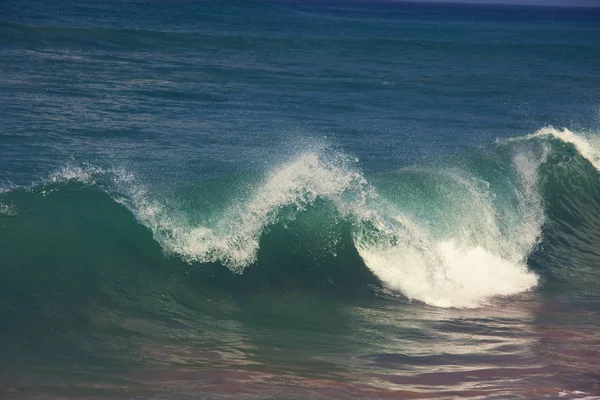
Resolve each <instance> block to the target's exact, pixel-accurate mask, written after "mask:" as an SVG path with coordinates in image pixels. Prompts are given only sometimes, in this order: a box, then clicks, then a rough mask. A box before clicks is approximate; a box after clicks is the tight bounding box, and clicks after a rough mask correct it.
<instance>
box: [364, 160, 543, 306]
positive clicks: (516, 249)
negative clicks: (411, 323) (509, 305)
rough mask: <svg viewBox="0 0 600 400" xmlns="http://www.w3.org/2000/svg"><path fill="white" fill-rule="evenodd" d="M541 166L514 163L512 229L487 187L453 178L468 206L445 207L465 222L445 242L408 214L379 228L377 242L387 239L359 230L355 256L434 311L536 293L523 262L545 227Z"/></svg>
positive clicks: (531, 275) (534, 278) (390, 285)
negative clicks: (539, 187)
mask: <svg viewBox="0 0 600 400" xmlns="http://www.w3.org/2000/svg"><path fill="white" fill-rule="evenodd" d="M544 160H545V153H544V154H542V156H541V157H535V156H533V155H531V154H527V155H526V154H517V156H516V157H515V162H514V164H515V168H516V169H517V172H518V173H519V177H520V183H519V188H518V190H517V194H518V196H517V200H518V208H519V210H507V211H511V212H512V211H516V213H517V214H519V215H520V219H519V220H518V221H517V222H516V223H513V224H512V225H511V224H508V223H507V221H505V220H504V219H505V218H507V217H506V216H505V215H504V214H503V211H502V210H498V209H496V208H495V207H494V206H493V202H492V196H491V195H490V194H489V193H487V190H485V189H482V188H481V186H484V187H485V186H486V185H477V184H476V183H474V182H472V181H470V180H469V179H466V178H465V177H462V176H460V175H457V176H455V181H456V182H458V183H460V185H462V186H463V189H462V190H461V193H460V194H461V196H464V195H465V194H466V195H467V196H468V197H469V198H470V200H469V201H468V203H467V204H466V207H465V206H464V205H463V207H462V208H459V207H452V206H451V207H450V208H449V210H448V212H452V213H462V214H461V215H460V217H461V218H459V219H460V220H462V223H461V224H459V226H456V227H455V229H453V230H451V231H449V232H447V235H446V237H442V238H439V237H433V235H432V234H431V233H429V232H427V231H426V230H425V229H423V228H422V227H418V226H416V225H415V224H414V223H412V222H411V220H410V219H409V218H408V217H407V216H405V215H397V216H396V217H395V220H396V222H397V223H396V224H389V223H388V224H385V225H383V224H378V225H377V228H378V229H380V230H381V231H383V232H384V234H383V235H382V236H383V237H384V238H391V239H385V240H373V238H372V234H370V233H369V232H364V231H359V232H358V233H357V234H356V235H355V243H356V247H357V249H358V251H359V254H360V255H361V257H362V258H363V260H364V261H365V264H366V265H367V267H368V268H369V269H370V270H371V271H372V272H373V273H374V274H375V275H377V276H378V277H379V278H380V279H381V281H382V283H383V284H384V285H385V286H386V287H388V288H389V289H392V290H397V291H399V292H401V293H403V294H404V295H405V296H407V297H408V298H410V299H414V300H419V301H422V302H425V303H427V304H430V305H434V306H438V307H465V308H468V307H478V306H480V305H482V304H484V303H486V302H487V301H488V300H490V299H491V298H492V297H494V296H507V295H514V294H517V293H520V292H523V291H526V290H529V289H531V288H533V287H534V286H535V285H536V284H537V279H538V278H537V276H536V275H535V274H534V273H532V272H530V271H528V270H527V265H526V261H527V256H528V254H529V252H530V251H531V250H532V248H533V246H535V244H536V243H537V241H538V238H539V235H540V231H541V226H542V223H543V221H544V214H543V208H542V204H541V201H540V198H539V195H538V192H537V168H538V166H539V165H540V164H541V163H542V162H543V161H544ZM442 173H444V172H442ZM444 174H447V172H446V173H444ZM460 199H461V200H462V199H463V197H460ZM452 217H456V215H452ZM501 225H502V226H504V229H501V228H500V226H501ZM506 225H508V228H507V227H506ZM398 227H399V228H398ZM509 228H512V229H509Z"/></svg>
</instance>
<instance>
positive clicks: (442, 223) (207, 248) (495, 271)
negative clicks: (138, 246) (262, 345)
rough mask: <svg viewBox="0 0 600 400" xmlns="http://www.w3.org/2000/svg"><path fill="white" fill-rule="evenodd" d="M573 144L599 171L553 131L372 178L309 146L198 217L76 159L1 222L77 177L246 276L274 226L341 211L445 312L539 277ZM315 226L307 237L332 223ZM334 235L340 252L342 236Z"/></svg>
mask: <svg viewBox="0 0 600 400" xmlns="http://www.w3.org/2000/svg"><path fill="white" fill-rule="evenodd" d="M556 141H558V144H559V145H558V146H557V142H556ZM564 146H572V150H574V154H575V157H579V156H580V157H581V158H582V159H583V160H585V162H589V163H590V164H591V166H592V167H594V168H595V169H594V173H596V172H597V171H596V169H597V163H598V160H599V158H598V154H599V153H598V147H596V146H595V144H594V142H593V140H592V139H590V138H586V137H584V136H582V135H579V134H576V133H573V132H570V131H567V130H563V131H559V130H555V129H553V128H544V129H542V130H540V131H539V132H537V133H535V134H532V135H528V136H524V137H521V138H516V139H511V140H509V141H506V142H504V143H499V144H497V145H495V146H494V147H493V149H492V150H491V153H487V154H484V155H480V156H481V157H483V160H484V162H483V163H479V164H477V163H475V162H473V163H471V165H470V166H469V162H463V163H461V165H462V167H461V168H460V169H457V168H439V167H438V168H420V169H415V168H412V169H404V170H400V171H396V172H393V173H385V174H379V175H377V176H373V177H372V178H370V179H369V180H367V178H366V177H365V175H364V174H363V173H362V172H361V171H360V169H359V168H358V167H357V165H356V160H353V159H351V158H350V157H347V156H345V155H343V154H339V153H335V152H332V151H325V150H317V151H309V152H306V153H303V154H300V155H298V156H297V157H295V158H294V159H292V160H290V161H288V162H287V163H284V164H282V165H280V166H279V167H277V168H274V169H273V170H272V171H271V172H270V173H269V174H268V175H267V176H266V177H265V178H264V179H263V180H262V181H260V183H258V184H256V185H254V187H253V189H252V190H250V191H249V193H250V194H249V195H247V196H241V197H239V198H238V197H235V198H233V199H230V201H229V205H228V206H226V207H225V208H224V209H222V210H221V211H220V212H219V213H217V214H216V215H212V216H211V218H198V214H203V213H204V212H206V211H205V210H203V209H201V208H200V209H198V208H186V207H183V206H182V205H181V204H182V203H183V202H181V201H177V199H174V198H173V197H171V198H170V200H168V198H169V197H160V196H157V195H156V193H155V192H153V191H151V190H150V189H149V188H147V187H146V186H144V185H143V184H141V183H140V182H139V180H138V179H137V178H136V176H135V175H134V174H132V173H130V172H128V171H126V170H124V169H102V168H98V167H94V166H67V167H65V168H63V169H61V170H59V171H57V172H56V173H54V174H53V175H52V176H51V177H50V180H49V182H46V183H44V184H42V185H38V186H35V187H33V188H30V189H27V190H24V189H12V190H9V191H7V192H5V193H0V218H9V217H10V218H19V217H20V216H21V212H20V209H21V207H20V205H21V203H20V202H23V201H25V200H23V199H24V198H26V196H36V198H40V197H41V198H44V197H45V196H46V195H50V194H54V193H55V192H58V193H60V192H61V190H64V189H63V188H64V185H70V184H72V183H77V184H80V185H82V186H83V187H94V188H97V189H100V190H101V191H103V192H105V193H107V194H108V195H109V196H110V197H111V198H112V199H113V200H114V201H116V202H117V203H119V204H121V205H123V206H125V207H126V208H127V209H128V210H130V211H131V212H132V213H133V214H134V216H135V217H136V219H137V221H138V222H139V223H141V224H142V225H144V226H145V227H146V228H148V229H149V231H150V232H151V233H152V235H153V237H154V239H155V240H156V241H157V242H158V243H159V244H160V246H161V247H162V249H163V251H164V252H166V253H168V254H173V255H176V256H178V257H180V258H181V259H183V260H184V261H186V262H188V263H192V264H195V263H218V264H222V265H223V266H225V267H227V268H229V269H230V270H231V271H233V272H235V273H238V274H242V273H243V272H244V270H245V269H246V268H247V267H248V266H250V265H256V266H257V268H260V267H261V262H262V260H261V258H260V251H259V250H260V249H261V246H262V245H263V244H264V243H263V241H264V240H265V237H266V235H267V232H268V231H269V230H271V229H274V228H275V227H281V229H284V228H285V227H286V226H288V225H289V226H293V225H294V224H295V223H296V220H297V219H298V217H299V216H302V215H304V214H306V213H307V212H310V211H311V210H313V209H315V208H316V209H319V208H322V207H326V208H327V209H328V210H331V211H328V214H327V215H326V216H325V217H323V214H322V213H321V214H320V216H319V218H325V221H319V223H321V224H322V223H324V224H333V225H335V224H338V223H340V222H342V223H343V224H342V225H343V226H345V227H347V229H349V230H350V232H348V235H349V238H351V241H352V246H353V247H354V249H355V251H356V252H357V254H358V256H360V259H361V260H362V263H364V266H366V267H367V268H368V270H369V271H371V272H372V273H373V275H374V276H375V277H376V278H377V279H378V280H379V281H380V282H381V284H382V286H383V287H384V288H385V289H386V290H387V291H388V292H390V293H397V294H402V295H403V296H406V297H407V298H409V299H412V300H416V301H421V302H424V303H427V304H430V305H433V306H438V307H477V306H479V305H481V304H484V303H485V302H487V301H489V300H490V299H492V298H494V297H495V296H509V295H514V294H517V293H520V292H523V291H527V290H530V289H532V288H534V287H535V286H536V285H537V284H538V283H539V273H540V271H539V270H536V271H537V272H538V273H536V272H534V271H532V270H531V269H530V267H529V263H530V257H531V255H532V253H533V252H534V250H536V249H537V248H538V244H539V243H540V242H541V241H543V237H544V235H549V236H550V237H553V235H554V236H556V235H560V231H556V229H560V215H558V214H557V213H556V212H555V210H554V209H555V208H556V207H554V208H552V207H551V208H550V210H551V213H550V214H548V212H547V211H548V210H547V207H548V204H550V205H552V204H554V203H556V201H554V200H553V199H554V198H555V197H557V196H563V197H569V196H571V197H572V193H562V194H561V193H558V194H556V193H548V195H549V196H550V198H549V199H548V195H546V197H545V195H544V188H543V187H544V186H545V185H548V184H549V182H551V181H552V179H554V180H557V179H563V175H561V173H562V172H561V171H562V170H561V169H560V167H559V164H557V162H562V163H564V162H565V156H566V154H567V153H564V151H565V150H564ZM569 151H571V150H569ZM555 154H559V155H560V157H558V158H559V159H560V160H559V161H557V158H556V156H555ZM467 156H468V157H470V156H471V155H467ZM577 162H579V161H577ZM481 165H485V167H484V168H483V167H481ZM557 168H558V169H557ZM593 179H596V177H595V176H594V177H593ZM590 184H591V185H593V184H594V183H593V182H592V183H590ZM564 189H565V190H575V189H570V188H568V187H567V186H565V188H564ZM17 194H18V195H17ZM552 196H554V197H552ZM36 201H37V200H36ZM572 202H573V200H571V203H572ZM559 203H560V202H559ZM559 205H560V204H559ZM28 208H31V207H30V206H28V207H23V210H25V211H24V213H26V212H27V211H26V210H27V209H28ZM60 212H67V211H66V210H60ZM557 215H558V216H557ZM549 219H550V220H551V221H550V222H551V223H550V224H549V225H548V224H547V222H548V220H549ZM555 220H559V221H558V222H557V221H555ZM200 221H202V222H200ZM0 222H1V219H0ZM311 224H312V225H310V224H309V225H308V226H303V227H302V229H301V235H303V236H304V237H310V236H311V235H314V234H315V232H312V231H311V229H321V228H319V224H317V223H314V222H313V223H311ZM546 226H552V227H555V228H553V229H555V230H554V231H552V230H548V229H547V228H545V227H546ZM557 226H558V228H556V227H557ZM277 229H280V228H277ZM344 229H346V228H344ZM546 230H547V231H548V232H546V233H545V231H546ZM557 232H558V233H557ZM336 235H338V236H339V235H340V233H339V232H338V233H336ZM291 240H294V239H291ZM297 240H299V241H302V240H303V239H302V237H299V238H298V239H297ZM327 240H330V241H331V242H332V244H331V246H329V248H330V251H331V252H333V253H335V252H337V251H338V250H339V249H337V248H336V246H339V243H338V241H339V240H340V238H339V237H329V238H328V239H327ZM553 257H554V256H553ZM341 267H342V268H348V266H343V265H342V266H341ZM555 268H558V267H555ZM542 273H543V271H542Z"/></svg>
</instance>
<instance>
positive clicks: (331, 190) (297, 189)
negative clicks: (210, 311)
mask: <svg viewBox="0 0 600 400" xmlns="http://www.w3.org/2000/svg"><path fill="white" fill-rule="evenodd" d="M334 158H336V159H335V160H331V159H330V160H329V161H328V162H326V161H324V159H323V157H322V156H321V155H320V154H319V153H318V152H309V153H305V154H302V155H300V156H298V157H297V158H295V159H294V160H292V161H291V162H289V163H286V164H284V165H282V166H280V167H278V168H276V169H275V170H273V171H272V172H271V173H270V174H269V175H268V177H267V179H266V180H265V181H264V183H263V184H261V185H259V186H258V187H257V188H256V189H255V190H254V195H253V196H251V197H250V198H249V199H248V200H246V201H242V202H240V203H237V204H234V205H232V206H231V207H230V208H229V210H227V211H226V212H225V214H224V217H223V218H222V219H221V220H220V221H219V222H218V223H217V224H216V225H215V226H195V225H193V224H191V223H190V222H189V221H188V220H187V219H186V218H185V216H177V215H176V213H174V212H173V211H167V210H168V209H169V207H166V206H165V205H161V204H159V203H156V202H153V201H150V200H149V199H148V196H146V193H145V191H144V190H143V188H140V187H136V188H134V190H130V191H129V192H130V193H128V194H129V196H130V197H131V199H132V201H133V204H134V212H135V213H136V215H137V216H138V219H139V220H140V222H142V223H143V224H144V225H146V226H148V227H150V228H151V229H152V231H153V232H154V235H155V238H156V239H157V240H158V241H159V242H160V243H161V245H162V246H163V248H165V249H166V250H167V251H169V252H172V253H176V254H179V255H180V256H181V257H182V258H183V259H184V260H186V261H190V262H221V263H223V264H225V265H226V266H227V267H229V268H230V269H231V270H233V271H235V272H239V273H241V272H242V271H243V269H244V268H245V267H246V266H248V265H250V264H252V263H254V262H255V261H256V257H257V252H258V249H259V242H260V238H261V235H262V233H263V232H264V230H265V229H266V228H267V227H268V226H270V225H273V224H275V223H277V222H279V220H280V218H281V216H280V211H281V210H282V209H283V208H284V207H286V208H289V207H291V208H292V209H293V211H294V212H293V215H295V214H296V213H297V212H300V211H302V210H304V209H305V208H306V207H307V206H309V205H311V204H313V203H314V201H315V200H316V199H317V198H322V199H327V200H329V201H332V202H333V203H334V204H335V205H336V207H337V209H338V210H339V211H340V212H342V214H344V215H352V216H353V217H356V218H359V219H368V218H370V216H371V214H372V211H371V210H370V209H369V208H368V207H367V206H366V202H367V200H368V199H369V198H373V197H375V196H376V194H375V192H374V190H373V189H372V188H371V187H370V185H369V184H368V182H367V181H366V179H365V178H364V177H363V175H362V174H361V173H360V172H358V171H357V170H355V169H352V168H350V163H349V161H348V159H347V158H345V157H341V156H340V157H334ZM171 210H172V209H171ZM288 218H289V217H288ZM292 218H293V217H292Z"/></svg>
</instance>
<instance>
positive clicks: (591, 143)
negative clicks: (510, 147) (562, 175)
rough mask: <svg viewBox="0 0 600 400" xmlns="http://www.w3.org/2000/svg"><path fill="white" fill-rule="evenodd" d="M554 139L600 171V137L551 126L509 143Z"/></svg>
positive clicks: (510, 140) (511, 140)
mask: <svg viewBox="0 0 600 400" xmlns="http://www.w3.org/2000/svg"><path fill="white" fill-rule="evenodd" d="M543 137H552V138H555V139H558V140H560V141H561V142H563V143H568V144H571V145H573V146H574V147H575V149H576V150H577V152H578V153H579V154H580V155H581V156H582V157H583V158H585V159H586V160H588V161H589V162H590V164H592V165H593V166H594V168H596V170H597V171H600V137H594V136H591V135H586V134H583V133H576V132H573V131H570V130H569V129H567V128H564V129H563V130H560V129H555V128H553V127H551V126H548V127H545V128H542V129H540V130H539V131H537V132H535V133H532V134H530V135H525V136H521V137H517V138H512V139H509V140H508V141H509V142H514V141H522V140H530V139H534V138H543Z"/></svg>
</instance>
